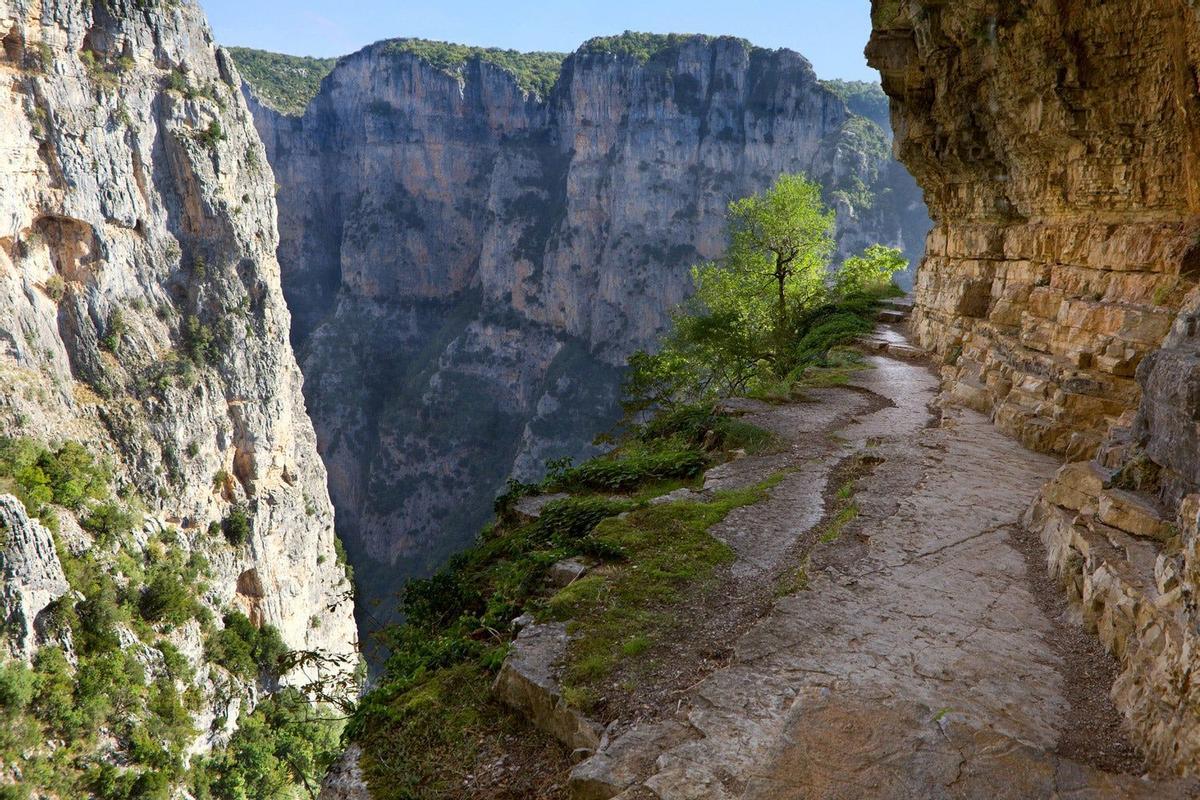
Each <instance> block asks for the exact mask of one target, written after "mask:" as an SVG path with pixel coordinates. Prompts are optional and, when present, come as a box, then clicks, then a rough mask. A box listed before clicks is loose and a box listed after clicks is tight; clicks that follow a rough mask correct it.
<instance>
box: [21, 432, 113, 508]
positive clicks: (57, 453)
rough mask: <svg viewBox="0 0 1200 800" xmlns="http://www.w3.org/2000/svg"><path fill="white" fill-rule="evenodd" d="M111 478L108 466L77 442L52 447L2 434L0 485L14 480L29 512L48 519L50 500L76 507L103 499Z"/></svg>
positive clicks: (67, 506) (65, 505) (61, 504)
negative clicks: (98, 461)
mask: <svg viewBox="0 0 1200 800" xmlns="http://www.w3.org/2000/svg"><path fill="white" fill-rule="evenodd" d="M108 480H109V473H108V469H107V468H106V467H104V466H103V465H101V464H99V463H97V462H96V460H95V459H93V458H92V456H91V454H90V453H88V451H87V450H86V449H85V448H84V447H83V445H81V444H79V443H78V442H65V443H64V444H62V445H60V446H59V447H58V448H56V449H53V450H52V449H50V448H47V447H46V446H45V445H42V444H40V443H38V442H35V441H34V440H32V439H8V438H0V485H3V484H4V483H6V482H10V483H12V484H13V489H14V493H15V494H16V495H17V498H18V499H19V500H20V501H21V502H22V503H24V505H25V508H26V509H27V510H28V511H29V513H30V514H33V515H35V516H38V517H41V518H42V519H43V521H45V522H48V523H50V521H51V519H52V517H53V515H52V514H51V513H50V512H49V509H48V508H47V506H48V505H50V504H51V503H55V504H57V505H60V506H64V507H66V508H69V509H72V510H76V509H78V508H79V507H80V506H82V505H83V503H84V501H86V500H102V499H104V498H105V497H106V496H107V494H108ZM51 524H52V523H51Z"/></svg>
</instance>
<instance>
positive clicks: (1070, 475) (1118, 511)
mask: <svg viewBox="0 0 1200 800" xmlns="http://www.w3.org/2000/svg"><path fill="white" fill-rule="evenodd" d="M1112 481H1113V472H1112V471H1111V470H1109V469H1106V468H1104V467H1102V466H1100V465H1099V464H1097V463H1096V462H1094V461H1085V462H1076V463H1073V464H1067V465H1066V466H1064V467H1063V468H1062V469H1060V470H1059V471H1058V474H1057V475H1056V476H1055V478H1054V480H1053V481H1051V482H1050V483H1049V484H1048V485H1047V487H1046V489H1045V491H1044V495H1045V497H1046V499H1047V500H1048V501H1049V502H1052V503H1054V504H1055V505H1058V506H1061V507H1062V508H1064V509H1067V510H1069V511H1073V512H1076V513H1078V514H1080V515H1082V516H1083V517H1085V518H1087V519H1094V520H1096V521H1097V522H1098V523H1101V524H1103V525H1107V526H1110V527H1112V528H1115V529H1117V530H1120V531H1123V532H1124V533H1127V534H1129V535H1131V536H1138V537H1142V538H1144V539H1154V540H1156V541H1160V542H1165V541H1167V540H1169V539H1170V538H1171V537H1172V536H1173V535H1174V529H1173V527H1172V525H1171V523H1170V521H1169V520H1168V519H1167V512H1166V510H1165V509H1164V508H1163V507H1162V504H1161V503H1159V502H1158V500H1156V499H1155V498H1153V497H1151V496H1150V495H1148V494H1145V493H1144V492H1134V491H1130V490H1128V489H1121V488H1119V487H1116V486H1113V485H1112Z"/></svg>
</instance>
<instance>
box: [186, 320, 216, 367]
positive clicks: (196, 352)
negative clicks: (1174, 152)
mask: <svg viewBox="0 0 1200 800" xmlns="http://www.w3.org/2000/svg"><path fill="white" fill-rule="evenodd" d="M180 336H181V338H182V339H183V351H184V353H186V354H187V357H188V358H190V359H191V360H192V362H193V363H195V364H197V365H200V364H204V363H206V362H207V361H208V360H209V358H210V357H211V356H212V355H213V332H212V328H210V327H208V326H207V325H205V324H203V323H202V322H200V319H199V318H198V317H195V316H191V315H189V316H188V317H186V318H185V319H184V321H183V329H182V330H181V331H180Z"/></svg>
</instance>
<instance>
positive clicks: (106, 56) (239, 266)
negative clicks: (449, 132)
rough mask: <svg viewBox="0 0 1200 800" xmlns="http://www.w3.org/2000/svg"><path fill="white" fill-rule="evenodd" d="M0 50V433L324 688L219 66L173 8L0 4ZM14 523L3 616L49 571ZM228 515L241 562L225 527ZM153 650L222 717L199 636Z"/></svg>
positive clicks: (345, 636) (264, 169)
mask: <svg viewBox="0 0 1200 800" xmlns="http://www.w3.org/2000/svg"><path fill="white" fill-rule="evenodd" d="M0 42H2V44H3V49H2V50H0V77H2V78H3V84H4V88H3V89H2V90H0V150H2V152H3V157H2V158H0V183H2V184H3V186H4V189H3V191H2V192H0V383H2V384H3V386H4V389H3V391H2V392H0V435H3V436H4V437H6V438H17V437H28V438H29V439H32V440H36V441H38V442H43V443H51V444H54V443H58V442H63V441H68V440H69V441H74V442H81V443H83V444H84V445H85V446H86V448H87V449H88V450H90V451H91V452H92V453H93V454H95V455H96V456H98V457H102V458H104V459H105V460H107V461H108V462H109V464H110V465H111V472H112V477H113V480H114V482H115V489H116V490H117V491H118V493H119V494H120V495H121V497H122V498H124V500H125V501H128V503H129V505H130V507H131V508H136V509H139V510H140V516H142V517H143V518H144V520H145V527H144V528H141V527H139V528H138V529H137V530H135V531H134V534H133V537H132V539H131V540H130V543H129V544H128V546H129V547H130V548H133V549H134V551H135V552H136V556H137V558H139V559H140V558H142V548H148V549H146V550H145V552H146V555H145V558H146V559H147V560H148V561H149V562H150V563H151V564H152V563H153V559H154V558H161V557H162V553H161V551H160V550H156V549H155V548H156V547H158V544H154V545H151V544H149V541H150V539H152V538H155V537H159V536H162V537H164V538H163V539H162V541H171V542H174V544H173V545H171V547H173V548H176V549H178V550H181V551H182V552H183V554H184V556H183V557H184V558H185V559H186V558H187V555H188V554H202V555H203V556H204V558H205V560H206V561H207V565H208V566H207V568H206V571H207V572H208V573H209V577H208V579H207V581H206V584H205V585H206V587H207V588H206V591H204V593H203V596H202V597H201V598H200V599H201V600H202V601H203V602H204V603H205V605H207V606H208V607H209V608H210V609H211V610H212V611H214V612H216V613H215V617H216V619H217V620H219V619H220V616H221V612H222V611H223V610H229V609H233V610H241V611H243V612H244V613H246V614H247V616H249V617H250V618H251V620H252V621H253V622H254V623H255V624H261V625H266V624H270V625H274V626H275V627H277V628H278V629H279V631H280V632H281V633H282V636H283V639H284V642H285V643H286V644H287V645H288V646H289V647H291V648H295V649H302V650H311V651H318V650H319V651H323V652H324V653H326V654H327V655H329V656H331V657H332V658H333V659H334V662H336V663H334V662H331V665H328V666H327V667H325V670H326V672H327V673H331V674H343V673H345V672H347V671H349V670H352V669H353V668H354V660H355V655H354V643H355V640H356V635H355V627H354V621H353V616H352V603H351V602H350V600H349V599H348V591H349V582H348V580H347V579H346V576H345V571H344V569H343V567H342V566H341V565H340V564H339V563H338V559H337V558H336V556H335V547H334V533H333V509H332V506H331V504H330V502H329V497H328V493H327V490H326V488H325V470H324V468H323V466H322V464H321V461H320V459H319V457H318V455H317V451H316V442H315V437H314V434H313V429H312V425H311V422H310V421H309V419H308V417H307V416H306V413H305V409H304V402H303V398H302V396H301V376H300V372H299V369H298V368H297V365H296V362H295V359H294V357H293V355H292V352H291V349H290V346H289V343H288V338H287V337H288V330H289V325H290V318H289V315H288V312H287V309H286V306H285V304H284V300H283V295H282V292H281V288H280V274H279V265H278V262H277V261H276V256H275V249H276V243H277V238H276V237H277V235H276V229H275V200H274V197H273V178H272V175H271V171H270V167H269V165H268V163H267V160H266V155H265V152H264V150H263V148H262V145H261V143H260V141H259V139H258V137H257V135H256V133H255V131H254V128H253V124H252V119H251V116H250V113H249V111H248V109H247V107H246V105H245V103H244V101H243V99H242V97H241V94H240V92H239V90H238V87H239V85H240V79H239V77H238V74H237V72H236V70H235V68H234V66H233V64H232V62H231V61H230V60H229V58H228V56H227V55H226V54H225V53H224V52H223V51H221V50H219V49H218V48H217V47H216V45H215V44H214V42H213V39H212V36H211V34H210V32H209V30H208V27H207V24H206V23H205V21H204V18H203V14H202V12H201V11H200V9H199V8H198V6H197V5H195V4H194V3H192V2H170V3H167V2H163V3H157V2H144V0H106V2H95V3H92V2H84V3H80V2H78V0H0ZM8 488H10V487H8V486H5V485H3V482H2V481H0V489H3V490H7V489H8ZM14 504H15V501H14V500H13V499H12V498H7V499H5V498H0V509H3V513H4V515H5V519H6V520H7V522H6V524H5V527H7V528H10V529H11V530H12V531H15V532H17V533H18V534H21V535H20V536H9V535H2V536H0V539H3V547H2V548H0V549H5V548H7V549H6V551H5V552H3V553H0V565H2V566H3V567H4V569H5V573H4V574H5V592H8V591H9V590H10V589H12V590H13V591H14V592H15V593H17V594H22V593H23V594H24V597H25V599H24V600H21V598H20V597H18V598H17V601H20V602H17V601H14V602H12V603H9V604H8V605H9V606H10V608H9V610H10V611H11V610H12V608H13V607H16V606H17V605H21V604H22V603H23V605H24V606H25V607H30V606H31V601H30V600H29V597H31V596H33V595H34V594H38V592H41V594H45V591H44V590H45V589H46V587H48V586H50V585H51V584H55V585H57V584H56V580H57V579H59V578H61V575H62V570H61V567H59V566H58V564H57V558H56V557H55V553H54V548H53V547H50V549H49V551H48V553H47V552H45V551H46V543H45V541H43V540H44V538H45V537H44V536H43V537H40V538H39V537H38V536H36V535H35V534H38V533H39V532H40V533H41V534H45V533H46V531H45V529H43V528H41V527H40V526H39V525H37V524H36V523H31V522H29V521H28V520H24V519H23V516H22V515H19V514H18V513H17V510H16V509H17V506H19V504H16V505H14ZM234 508H238V509H240V510H241V511H244V513H245V521H246V523H247V525H246V526H245V529H244V531H242V532H243V533H245V540H244V543H243V542H236V543H234V544H231V543H230V542H229V541H227V537H226V536H223V535H222V533H221V531H220V525H219V523H220V521H221V520H222V519H228V518H229V516H230V511H231V509H234ZM85 510H86V509H85ZM31 513H32V512H31ZM55 513H56V514H57V515H58V516H59V517H60V518H61V519H60V523H59V524H60V526H61V536H60V541H59V544H60V547H62V548H65V549H64V550H62V552H64V553H65V552H67V551H71V552H72V553H73V556H77V557H81V558H91V557H92V556H95V557H96V558H100V557H104V558H108V557H109V556H108V554H107V545H103V546H102V544H101V543H100V541H99V540H98V539H96V540H94V539H93V537H92V535H91V534H90V533H88V532H84V531H83V530H81V529H80V528H79V526H78V525H77V524H76V523H75V522H74V516H76V515H72V514H69V513H67V512H66V511H64V510H61V509H60V510H59V511H57V512H55ZM78 516H80V518H82V516H83V514H82V512H81V513H80V514H78ZM238 517H239V520H240V514H239V515H238ZM18 523H19V524H18ZM213 523H217V524H216V525H214V524H213ZM138 525H139V526H140V525H141V523H140V522H139V523H138ZM22 531H24V533H23V534H22V533H21V532H22ZM23 543H24V544H23ZM31 544H36V545H37V547H38V548H40V550H39V551H38V552H40V553H41V555H38V556H37V558H38V559H39V560H41V559H42V557H43V556H45V557H46V558H47V559H49V560H50V561H53V562H54V563H53V564H50V563H47V564H46V565H44V569H43V573H42V574H41V577H40V578H39V582H38V585H39V586H40V588H37V587H35V588H32V589H29V590H28V591H24V590H22V588H21V587H22V585H23V584H21V582H20V581H19V580H17V579H15V578H12V575H10V573H12V574H13V575H15V574H16V573H17V572H21V573H22V574H25V575H26V578H29V576H30V575H32V573H31V572H30V570H27V569H26V570H22V568H21V567H22V563H23V560H28V558H29V557H30V553H31V552H33V551H31V550H30V547H29V545H31ZM121 546H122V547H124V546H125V545H121ZM89 551H91V553H90V554H89ZM102 551H103V552H102ZM114 552H123V551H120V550H117V551H114ZM155 554H157V555H155ZM197 563H199V562H197ZM147 569H149V567H148V568H147ZM18 577H19V576H18ZM33 577H34V578H37V577H38V576H36V575H34V576H33ZM10 578H12V580H11V581H10ZM30 579H31V580H32V578H30ZM121 580H129V578H128V576H118V581H121ZM59 588H61V587H59ZM58 594H59V595H61V594H62V592H61V591H60V592H59V593H58ZM45 599H47V598H44V597H43V598H42V600H45ZM51 599H52V598H51ZM136 600H137V598H136V597H135V598H133V600H132V601H131V602H133V603H135V604H136ZM40 603H41V600H38V602H37V603H32V605H33V606H36V605H38V604H40ZM43 605H44V604H43ZM29 610H31V611H32V613H34V614H36V613H37V610H38V609H36V608H30V609H29ZM218 624H219V623H218ZM32 636H33V634H32V633H30V634H29V636H26V637H24V638H23V639H22V640H21V641H19V642H17V643H16V645H17V647H16V650H17V651H18V652H24V653H26V654H28V652H29V651H30V649H31V647H32V646H33V645H34V644H36V643H35V642H32V641H31V639H30V637H32ZM121 636H122V637H124V638H122V641H123V642H127V641H137V635H135V634H134V633H133V632H131V631H130V630H125V631H124V633H122V634H121ZM130 636H132V637H133V639H128V637H130ZM162 636H163V637H164V638H165V639H166V640H167V641H170V642H172V643H173V644H174V645H176V646H177V647H178V649H179V650H180V651H182V652H183V653H184V655H185V656H186V657H187V659H188V660H189V661H190V662H191V664H192V666H193V667H196V668H199V670H200V673H199V676H198V677H197V678H196V686H198V687H201V689H202V690H203V691H204V692H206V694H205V695H204V701H203V703H202V705H203V706H204V707H205V708H207V709H208V713H209V715H210V717H209V718H210V719H211V716H212V715H213V714H215V713H216V712H215V711H214V710H213V709H214V708H215V707H216V706H217V705H218V704H219V703H224V704H225V705H228V702H229V698H228V696H226V697H225V698H224V699H223V700H222V699H219V698H217V697H216V694H217V692H216V689H215V685H214V683H213V682H214V681H216V682H218V683H219V682H220V679H219V677H218V675H217V673H218V672H219V670H217V668H215V667H213V666H211V665H210V664H208V663H206V661H205V658H204V656H203V654H202V649H203V648H202V647H201V638H202V634H201V629H200V626H199V624H198V623H196V622H195V621H192V622H189V623H188V624H187V625H184V626H181V627H179V628H177V629H175V630H174V631H171V630H164V632H162ZM139 648H140V649H139ZM126 649H128V648H126ZM135 649H137V650H138V652H142V651H143V650H144V651H145V652H148V653H150V652H154V651H150V650H145V646H144V645H137V648H135ZM155 657H158V656H155ZM147 663H148V664H149V665H150V666H151V667H152V669H151V676H152V677H153V675H154V674H156V673H154V670H153V663H154V662H153V659H150V660H149V661H148V662H147ZM305 677H306V676H301V675H298V674H297V675H291V676H284V678H283V679H284V681H285V682H299V681H301V680H303V679H305ZM308 677H315V675H314V676H308ZM184 688H187V687H184ZM222 691H225V692H226V694H228V691H227V690H222ZM248 691H249V692H250V694H249V695H248V696H249V697H253V696H254V694H253V689H252V688H250V689H248ZM200 716H203V713H201V714H200ZM230 722H232V720H230ZM214 730H216V726H215V727H214ZM0 780H2V778H0Z"/></svg>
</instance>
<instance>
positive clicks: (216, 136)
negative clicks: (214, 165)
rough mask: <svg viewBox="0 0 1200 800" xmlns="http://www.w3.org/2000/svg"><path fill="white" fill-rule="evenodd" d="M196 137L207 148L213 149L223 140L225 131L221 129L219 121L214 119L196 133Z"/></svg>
mask: <svg viewBox="0 0 1200 800" xmlns="http://www.w3.org/2000/svg"><path fill="white" fill-rule="evenodd" d="M196 138H197V139H198V140H199V141H200V144H202V145H204V146H205V147H207V148H208V149H209V150H215V149H216V148H217V145H218V144H220V143H221V142H222V141H224V140H225V131H223V130H222V129H221V123H220V122H218V121H217V120H215V119H214V120H213V121H212V122H210V123H208V127H207V128H205V129H204V130H202V131H200V133H198V134H196Z"/></svg>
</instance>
